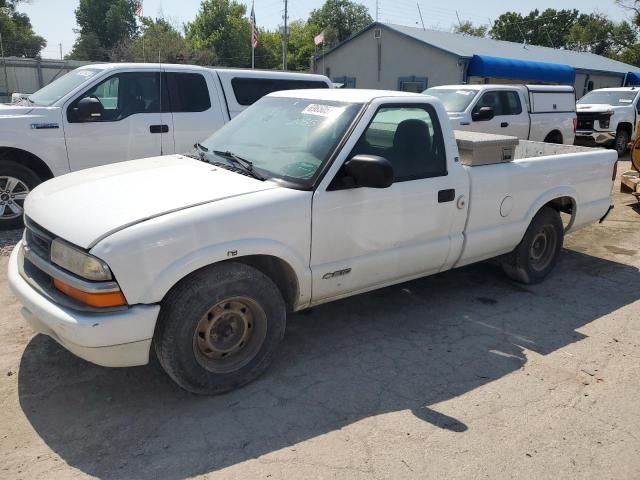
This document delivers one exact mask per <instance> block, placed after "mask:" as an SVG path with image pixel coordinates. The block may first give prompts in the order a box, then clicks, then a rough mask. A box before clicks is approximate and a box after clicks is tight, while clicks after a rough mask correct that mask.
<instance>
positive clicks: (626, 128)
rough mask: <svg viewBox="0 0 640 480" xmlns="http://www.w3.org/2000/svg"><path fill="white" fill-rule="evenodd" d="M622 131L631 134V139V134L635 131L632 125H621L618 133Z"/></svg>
mask: <svg viewBox="0 0 640 480" xmlns="http://www.w3.org/2000/svg"><path fill="white" fill-rule="evenodd" d="M620 130H626V131H627V133H628V134H629V138H631V132H632V131H633V127H632V126H631V124H630V123H621V124H620V125H618V129H617V130H616V132H619V131H620Z"/></svg>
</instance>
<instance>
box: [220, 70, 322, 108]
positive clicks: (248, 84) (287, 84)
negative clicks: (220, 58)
mask: <svg viewBox="0 0 640 480" xmlns="http://www.w3.org/2000/svg"><path fill="white" fill-rule="evenodd" d="M231 87H232V88H233V94H234V95H235V97H236V100H237V101H238V103H239V104H240V105H245V106H248V105H253V104H254V103H255V102H257V101H258V100H260V99H261V98H262V97H264V96H265V95H268V94H270V93H271V92H278V91H280V90H301V89H307V88H329V85H327V84H326V83H325V82H320V81H314V80H289V79H270V78H241V77H236V78H234V79H232V80H231Z"/></svg>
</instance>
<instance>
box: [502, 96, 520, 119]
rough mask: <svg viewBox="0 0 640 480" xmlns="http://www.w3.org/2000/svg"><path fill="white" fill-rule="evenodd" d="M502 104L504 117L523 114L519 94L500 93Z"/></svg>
mask: <svg viewBox="0 0 640 480" xmlns="http://www.w3.org/2000/svg"><path fill="white" fill-rule="evenodd" d="M500 103H501V104H502V115H520V114H521V113H522V103H520V97H519V96H518V92H513V91H511V92H509V91H506V92H500Z"/></svg>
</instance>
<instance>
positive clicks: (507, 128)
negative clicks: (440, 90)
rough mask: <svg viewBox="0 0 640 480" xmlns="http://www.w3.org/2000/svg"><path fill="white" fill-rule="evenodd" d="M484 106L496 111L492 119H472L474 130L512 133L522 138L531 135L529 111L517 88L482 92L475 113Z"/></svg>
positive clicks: (503, 133) (525, 138)
mask: <svg viewBox="0 0 640 480" xmlns="http://www.w3.org/2000/svg"><path fill="white" fill-rule="evenodd" d="M482 107H490V108H491V109H492V110H493V112H494V117H493V118H492V119H491V120H475V121H472V130H473V131H474V132H482V133H493V134H497V135H512V136H514V137H518V138H520V139H521V140H527V139H528V137H529V113H528V112H527V110H526V108H524V106H523V105H522V101H521V100H520V95H519V94H518V92H517V91H515V90H488V91H486V92H484V93H483V94H482V96H481V97H480V99H479V100H478V102H477V103H476V105H475V107H473V110H472V113H471V114H472V118H473V114H474V113H477V112H479V111H480V109H481V108H482Z"/></svg>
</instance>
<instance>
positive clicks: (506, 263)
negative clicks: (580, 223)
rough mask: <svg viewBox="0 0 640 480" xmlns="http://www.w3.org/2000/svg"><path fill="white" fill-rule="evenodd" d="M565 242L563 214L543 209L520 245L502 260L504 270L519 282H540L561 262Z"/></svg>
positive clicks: (534, 218)
mask: <svg viewBox="0 0 640 480" xmlns="http://www.w3.org/2000/svg"><path fill="white" fill-rule="evenodd" d="M563 240H564V227H563V225H562V219H561V218H560V214H559V213H558V212H557V211H556V210H554V209H553V208H550V207H543V208H542V209H541V210H540V211H539V212H538V213H537V214H536V216H535V217H533V220H531V224H530V225H529V228H527V231H526V233H525V234H524V237H523V239H522V241H521V242H520V244H518V246H517V247H516V248H515V249H514V250H513V252H511V253H509V254H507V255H505V256H504V257H502V258H501V263H502V269H503V270H504V272H505V273H506V274H507V276H508V277H509V278H511V279H513V280H515V281H517V282H520V283H525V284H535V283H540V282H541V281H543V280H544V279H545V278H546V277H547V275H549V273H551V271H552V270H553V268H554V267H555V266H556V263H558V258H559V256H560V250H561V249H562V243H563Z"/></svg>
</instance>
